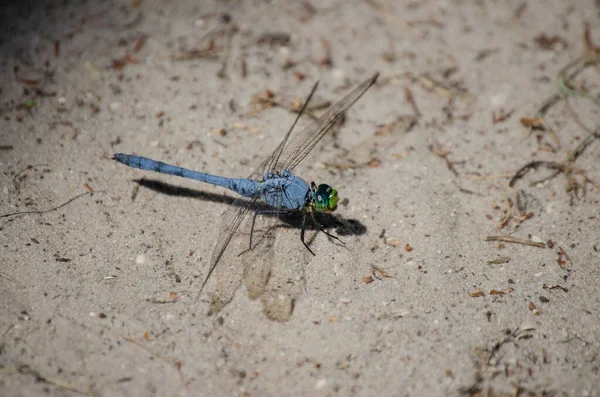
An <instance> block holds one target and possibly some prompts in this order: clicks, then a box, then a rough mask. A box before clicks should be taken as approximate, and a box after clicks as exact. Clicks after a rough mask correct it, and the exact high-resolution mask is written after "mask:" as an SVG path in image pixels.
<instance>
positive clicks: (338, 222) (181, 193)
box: [135, 178, 367, 236]
mask: <svg viewBox="0 0 600 397" xmlns="http://www.w3.org/2000/svg"><path fill="white" fill-rule="evenodd" d="M135 182H136V183H138V185H140V186H142V187H145V188H147V189H150V190H152V191H154V192H157V193H162V194H167V195H169V196H177V197H190V198H195V199H200V200H204V201H212V202H216V203H223V204H229V205H232V204H233V200H234V198H233V197H231V196H226V195H224V194H218V193H208V192H203V191H201V190H196V189H190V188H186V187H181V186H176V185H171V184H169V183H166V182H162V181H159V180H156V179H146V178H142V179H136V180H135ZM255 211H256V212H258V213H260V214H261V216H268V217H274V216H276V217H278V218H279V219H280V220H281V221H282V222H283V223H284V224H285V225H286V226H287V227H289V228H294V229H301V228H302V213H300V212H280V213H276V212H274V211H273V208H271V207H269V206H268V205H266V204H265V203H262V202H259V203H257V204H256V207H255ZM315 218H316V220H317V221H318V222H319V223H320V224H321V225H322V226H323V228H324V229H325V230H330V229H333V230H335V232H336V233H337V234H338V235H339V236H360V235H363V234H365V233H366V232H367V227H366V226H365V225H364V224H363V223H361V222H360V221H359V220H357V219H346V218H344V217H343V216H341V215H337V214H336V215H334V214H325V213H315ZM306 229H307V230H316V229H318V228H317V226H316V225H315V224H314V222H311V221H309V222H307V225H306Z"/></svg>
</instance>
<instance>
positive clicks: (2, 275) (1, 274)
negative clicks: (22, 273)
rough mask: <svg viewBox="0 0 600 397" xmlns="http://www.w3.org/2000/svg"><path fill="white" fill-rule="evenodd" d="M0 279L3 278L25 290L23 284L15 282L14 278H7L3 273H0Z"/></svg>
mask: <svg viewBox="0 0 600 397" xmlns="http://www.w3.org/2000/svg"><path fill="white" fill-rule="evenodd" d="M0 278H5V279H7V280H9V281H12V282H13V283H15V284H17V286H18V287H19V288H25V284H23V283H20V282H18V281H17V280H15V279H14V278H12V277H9V276H7V275H6V274H4V273H0Z"/></svg>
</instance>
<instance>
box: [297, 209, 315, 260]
mask: <svg viewBox="0 0 600 397" xmlns="http://www.w3.org/2000/svg"><path fill="white" fill-rule="evenodd" d="M305 231H306V214H305V215H304V216H303V217H302V230H301V231H300V241H302V244H304V246H305V247H306V249H307V250H308V252H310V253H311V254H313V256H316V255H315V253H314V252H312V250H311V249H310V247H309V246H308V244H306V241H304V232H305Z"/></svg>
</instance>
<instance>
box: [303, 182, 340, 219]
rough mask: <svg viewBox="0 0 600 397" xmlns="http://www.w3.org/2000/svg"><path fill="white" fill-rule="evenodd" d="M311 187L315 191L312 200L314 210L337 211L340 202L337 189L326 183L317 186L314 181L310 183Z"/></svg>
mask: <svg viewBox="0 0 600 397" xmlns="http://www.w3.org/2000/svg"><path fill="white" fill-rule="evenodd" d="M310 189H311V190H312V192H313V196H312V200H311V202H310V205H311V207H312V209H313V210H315V211H318V212H333V211H335V209H336V208H337V202H338V196H337V190H335V189H334V188H332V187H331V186H329V185H325V184H321V185H319V186H317V185H316V184H315V183H314V182H312V183H311V184H310Z"/></svg>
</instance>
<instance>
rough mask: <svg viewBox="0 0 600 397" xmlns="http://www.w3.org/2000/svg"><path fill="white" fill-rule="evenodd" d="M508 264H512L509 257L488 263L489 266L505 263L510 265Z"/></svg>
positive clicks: (502, 257)
mask: <svg viewBox="0 0 600 397" xmlns="http://www.w3.org/2000/svg"><path fill="white" fill-rule="evenodd" d="M508 262H510V257H509V256H501V257H499V258H496V259H491V260H489V261H487V264H488V265H501V264H503V263H508Z"/></svg>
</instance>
